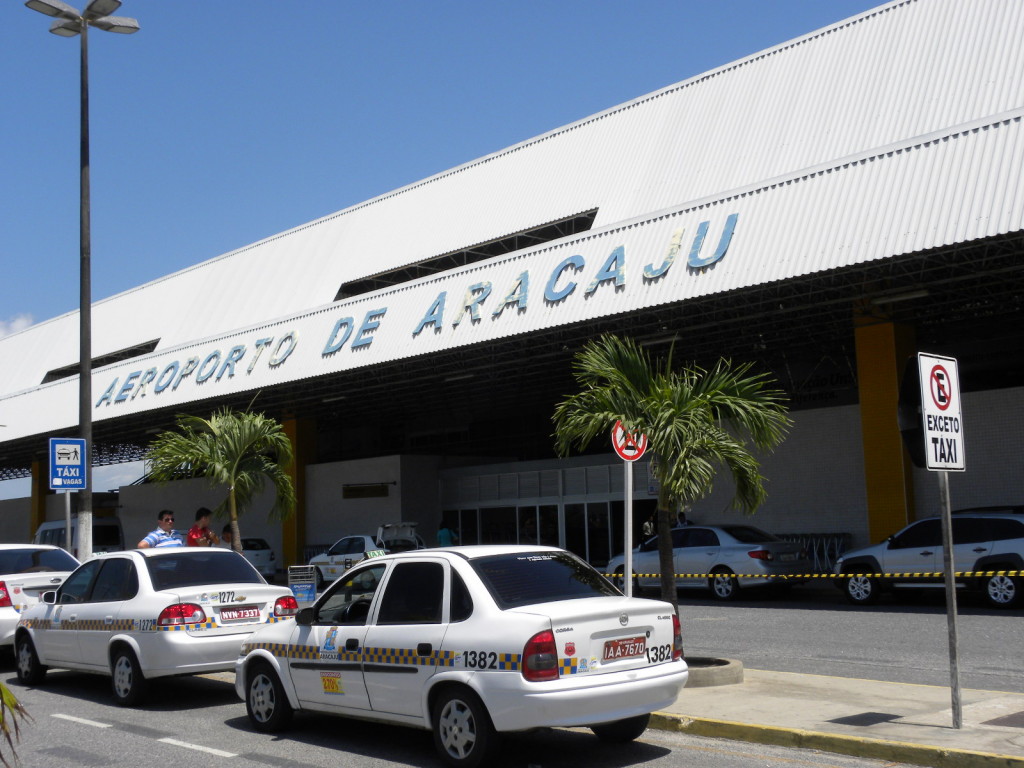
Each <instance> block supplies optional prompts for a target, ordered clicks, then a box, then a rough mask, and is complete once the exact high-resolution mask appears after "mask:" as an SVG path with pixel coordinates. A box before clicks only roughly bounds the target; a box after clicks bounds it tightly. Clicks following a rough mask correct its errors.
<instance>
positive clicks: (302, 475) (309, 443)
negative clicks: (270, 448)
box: [281, 419, 316, 568]
mask: <svg viewBox="0 0 1024 768" xmlns="http://www.w3.org/2000/svg"><path fill="white" fill-rule="evenodd" d="M281 426H282V427H283V428H284V432H285V434H286V435H287V436H288V440H289V441H290V442H291V444H292V454H293V457H294V458H293V460H292V464H291V467H289V469H288V474H289V475H290V476H291V479H292V486H293V487H294V488H295V513H294V514H293V515H292V516H291V517H289V518H288V519H287V520H285V521H284V522H283V523H282V524H281V533H282V542H283V547H284V553H283V555H284V566H285V568H287V567H288V566H290V565H304V564H305V558H303V550H304V549H305V547H306V465H307V464H309V463H310V462H312V461H313V460H314V459H313V456H314V451H315V447H316V422H315V421H314V420H313V419H285V420H284V421H283V422H282V424H281Z"/></svg>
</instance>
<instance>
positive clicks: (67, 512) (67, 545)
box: [64, 491, 75, 554]
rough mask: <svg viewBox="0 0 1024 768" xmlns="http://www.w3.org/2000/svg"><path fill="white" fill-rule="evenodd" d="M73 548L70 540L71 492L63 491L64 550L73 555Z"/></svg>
mask: <svg viewBox="0 0 1024 768" xmlns="http://www.w3.org/2000/svg"><path fill="white" fill-rule="evenodd" d="M74 546H75V545H74V543H73V541H72V539H71V491H64V549H66V550H67V551H68V552H71V554H74V552H73V551H72V550H73V548H74Z"/></svg>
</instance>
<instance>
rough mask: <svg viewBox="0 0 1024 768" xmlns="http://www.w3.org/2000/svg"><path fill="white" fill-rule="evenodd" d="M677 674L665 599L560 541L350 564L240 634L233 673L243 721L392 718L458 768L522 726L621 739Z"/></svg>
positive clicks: (639, 726)
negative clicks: (290, 615)
mask: <svg viewBox="0 0 1024 768" xmlns="http://www.w3.org/2000/svg"><path fill="white" fill-rule="evenodd" d="M687 676H688V670H687V666H686V662H685V661H684V660H683V658H682V639H681V632H680V626H679V618H678V616H677V614H676V613H675V611H674V610H673V608H672V606H671V605H670V604H668V603H663V602H660V601H657V600H645V599H639V598H630V597H626V596H624V595H623V594H622V593H621V592H620V591H619V590H618V588H616V587H615V586H614V585H613V584H612V583H611V582H609V581H608V580H607V579H606V578H605V577H604V576H602V575H601V574H600V573H598V572H597V571H596V570H594V569H593V568H592V567H591V566H590V565H589V564H587V563H586V562H584V561H583V560H581V559H580V558H578V557H576V556H575V555H573V554H571V553H569V552H566V551H564V550H561V549H555V548H552V547H523V546H469V547H452V548H445V549H423V550H416V551H412V552H403V553H398V554H392V555H386V556H384V557H379V558H374V559H372V560H366V561H364V562H362V563H359V564H358V565H356V566H354V567H353V568H352V569H351V570H349V571H348V572H346V573H345V574H344V575H343V576H342V577H341V578H339V579H338V580H337V581H335V582H334V583H333V584H332V585H331V586H330V587H329V588H328V589H327V591H326V592H324V594H323V595H321V596H320V598H319V599H318V600H317V601H316V602H315V603H314V604H313V605H312V606H310V607H306V608H302V609H301V610H300V611H299V612H298V614H297V615H296V620H295V622H293V623H292V622H289V623H288V624H282V625H278V626H271V627H264V628H261V629H259V630H257V631H256V632H254V633H253V634H252V635H251V636H250V637H249V638H247V639H246V640H245V642H244V644H243V645H242V652H241V655H240V657H239V660H238V664H237V665H236V668H235V686H236V689H237V691H238V695H239V697H240V698H242V700H244V701H245V703H246V711H247V713H248V715H249V719H250V722H251V723H252V725H253V726H254V727H255V728H256V729H257V730H259V731H266V732H272V731H278V730H281V729H282V728H284V727H285V725H286V724H287V723H288V721H289V720H290V718H291V717H292V715H293V713H294V711H296V710H311V711H317V712H326V713H332V714H337V715H343V716H352V717H357V718H362V719H371V720H377V721H381V722H390V723H397V724H402V725H407V726H413V727H419V728H425V729H428V730H431V731H433V734H434V742H435V746H436V747H437V750H438V754H439V755H440V756H441V758H442V759H443V760H445V761H446V762H447V763H448V764H449V765H453V766H460V767H471V766H477V765H482V764H486V763H487V762H488V761H489V759H490V758H491V757H493V755H494V754H495V751H496V749H497V746H498V742H499V737H500V735H501V734H504V733H508V732H514V731H524V730H529V729H533V728H538V727H545V726H584V727H590V728H591V729H592V730H593V731H594V733H595V734H596V735H597V736H598V737H599V738H601V739H603V740H607V741H612V742H624V741H631V740H633V739H635V738H637V737H638V736H639V735H640V734H641V733H643V731H644V730H645V729H646V727H647V723H648V720H649V717H650V713H651V712H652V711H654V710H656V709H659V708H662V707H665V706H667V705H669V704H670V703H671V702H673V701H675V699H676V697H677V696H678V694H679V691H680V690H681V689H682V687H683V686H684V685H685V684H686V680H687Z"/></svg>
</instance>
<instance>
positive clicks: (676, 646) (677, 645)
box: [672, 614, 683, 661]
mask: <svg viewBox="0 0 1024 768" xmlns="http://www.w3.org/2000/svg"><path fill="white" fill-rule="evenodd" d="M681 658H683V627H682V625H681V624H680V623H679V614H674V615H673V616H672V661H679V659H681Z"/></svg>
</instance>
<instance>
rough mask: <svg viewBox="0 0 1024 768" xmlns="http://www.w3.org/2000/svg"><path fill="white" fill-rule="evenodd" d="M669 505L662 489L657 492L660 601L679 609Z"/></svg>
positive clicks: (672, 521)
mask: <svg viewBox="0 0 1024 768" xmlns="http://www.w3.org/2000/svg"><path fill="white" fill-rule="evenodd" d="M674 522H675V521H674V520H673V519H672V509H671V505H670V504H669V502H668V499H667V498H666V494H665V492H664V487H662V490H661V491H659V492H658V523H657V526H658V566H659V570H660V572H661V599H662V600H665V601H666V602H669V603H672V607H673V608H674V609H676V610H678V609H679V595H678V593H677V592H676V574H675V562H674V561H673V558H672V524H673V523H674Z"/></svg>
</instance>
